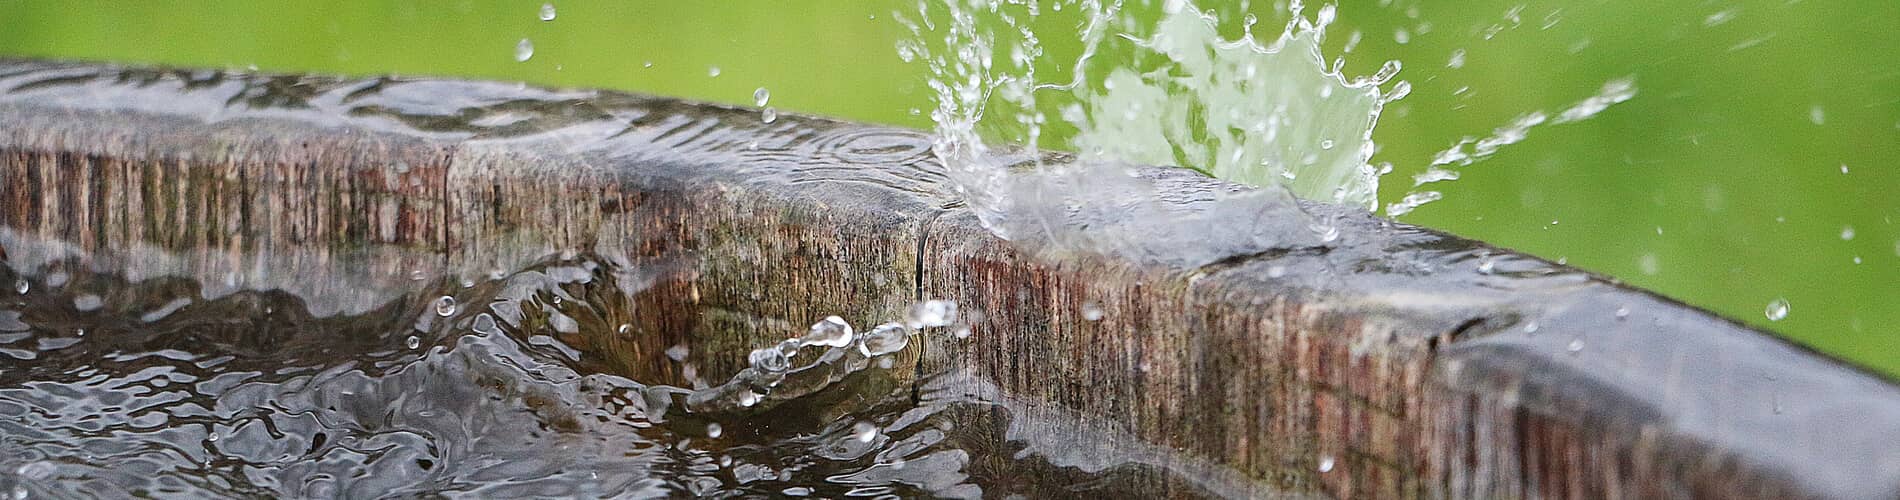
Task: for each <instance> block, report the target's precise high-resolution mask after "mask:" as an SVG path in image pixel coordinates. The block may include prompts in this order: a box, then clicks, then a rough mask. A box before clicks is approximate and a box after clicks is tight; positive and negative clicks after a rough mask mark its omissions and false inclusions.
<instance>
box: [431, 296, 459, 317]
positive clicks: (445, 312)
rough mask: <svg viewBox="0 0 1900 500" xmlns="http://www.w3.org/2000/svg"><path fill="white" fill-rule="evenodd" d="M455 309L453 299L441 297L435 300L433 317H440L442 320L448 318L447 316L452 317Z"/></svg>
mask: <svg viewBox="0 0 1900 500" xmlns="http://www.w3.org/2000/svg"><path fill="white" fill-rule="evenodd" d="M455 308H456V307H455V297H450V296H447V295H443V296H442V298H439V299H435V315H436V316H441V317H444V318H446V317H449V316H454V315H455Z"/></svg>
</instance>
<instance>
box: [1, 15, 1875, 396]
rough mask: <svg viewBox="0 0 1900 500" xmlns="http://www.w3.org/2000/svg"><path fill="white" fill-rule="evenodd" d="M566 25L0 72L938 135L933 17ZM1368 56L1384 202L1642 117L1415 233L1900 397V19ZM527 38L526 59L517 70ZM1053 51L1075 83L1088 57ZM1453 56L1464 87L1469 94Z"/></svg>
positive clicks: (160, 22)
mask: <svg viewBox="0 0 1900 500" xmlns="http://www.w3.org/2000/svg"><path fill="white" fill-rule="evenodd" d="M553 4H554V5H555V6H556V9H557V12H558V16H557V17H556V19H555V20H553V21H550V22H543V21H541V20H539V19H538V18H537V13H538V11H539V10H540V8H541V5H542V2H539V1H535V2H488V1H483V2H474V1H460V2H451V1H405V0H375V1H358V2H256V1H201V2H176V1H151V2H123V1H98V0H95V1H58V2H54V1H44V2H26V1H17V0H0V55H10V56H29V57H52V58H80V59H101V60H113V61H127V62H148V63H166V64H177V65H189V66H207V67H230V68H244V67H249V66H252V65H255V66H256V67H258V68H260V69H262V70H266V71H312V72H321V73H342V74H351V75H370V74H389V73H395V74H402V75H453V76H464V77H476V78H489V79H504V80H522V81H527V82H533V83H540V84H553V85H566V86H587V87H608V88H618V89H629V90H636V91H641V92H649V93H656V94H666V95H674V96H685V97H691V98H697V99H704V100H713V101H723V102H731V103H744V104H749V103H750V101H751V98H752V93H753V90H754V89H756V88H759V87H765V88H768V89H770V90H771V94H772V104H773V105H774V106H777V107H779V108H781V109H786V110H794V111H801V112H807V113H816V114H825V115H833V116H839V117H845V118H850V119H856V120H863V121H871V122H879V123H889V124H896V125H902V126H909V127H917V128H926V127H928V126H929V123H928V121H927V119H926V118H925V116H920V115H918V114H916V112H915V111H913V110H928V109H930V108H931V107H932V104H931V102H930V96H929V93H928V92H927V90H926V89H925V87H924V86H923V81H924V78H925V69H924V68H923V67H922V66H921V65H916V64H906V63H904V62H903V61H901V60H899V58H898V57H897V55H896V51H895V50H894V48H893V47H894V45H895V44H896V43H897V41H899V40H900V39H902V38H903V37H905V36H908V32H907V31H906V30H905V29H904V28H903V26H901V25H900V24H898V23H897V22H895V21H893V19H892V15H891V14H892V13H893V12H894V11H900V10H901V11H905V12H915V10H916V4H915V3H914V2H912V1H911V0H897V1H886V0H879V1H850V2H830V1H826V2H820V1H806V2H783V1H766V0H755V1H723V2H704V3H702V2H678V1H666V2H605V1H593V2H578V1H556V2H554V3H553ZM1203 6H1204V7H1218V10H1220V11H1221V12H1222V13H1223V15H1225V16H1229V18H1237V17H1238V11H1239V10H1240V9H1241V7H1238V6H1216V5H1203ZM1149 10H1153V9H1149ZM1251 10H1252V11H1254V12H1255V13H1257V14H1258V15H1259V16H1260V17H1261V19H1262V25H1263V26H1269V27H1270V28H1263V29H1261V30H1260V31H1262V32H1263V33H1266V34H1272V33H1274V32H1277V28H1271V27H1273V26H1277V24H1278V23H1280V22H1283V21H1284V20H1285V19H1286V15H1285V14H1284V13H1276V9H1275V6H1273V5H1270V4H1265V3H1263V4H1261V5H1256V6H1254V7H1253V8H1252V9H1251ZM1050 22H1051V23H1056V22H1059V21H1050ZM1045 24H1046V23H1045ZM1057 28H1060V26H1058V27H1057ZM1057 31H1060V30H1059V29H1058V30H1057ZM1234 31H1236V32H1237V31H1238V28H1237V26H1236V27H1234ZM1401 31H1402V32H1403V35H1401ZM1355 32H1357V33H1359V34H1360V37H1359V38H1360V39H1361V41H1360V42H1359V43H1357V44H1356V45H1355V47H1354V48H1353V51H1352V52H1351V53H1345V54H1343V55H1345V56H1346V57H1347V59H1348V63H1347V66H1346V67H1347V69H1348V71H1347V73H1348V74H1367V73H1370V72H1372V71H1373V70H1375V69H1376V68H1377V67H1378V65H1379V64H1380V63H1382V62H1384V61H1385V60H1389V59H1396V60H1399V61H1402V62H1403V63H1404V64H1405V69H1404V71H1402V72H1401V73H1400V75H1399V79H1402V80H1406V81H1409V82H1411V84H1412V88H1413V91H1412V93H1411V96H1410V97H1407V98H1406V99H1404V100H1402V101H1399V102H1397V103H1394V104H1393V105H1391V106H1389V107H1388V108H1387V109H1386V113H1385V116H1384V117H1383V119H1382V120H1380V123H1379V126H1378V129H1377V131H1376V132H1375V134H1374V138H1375V139H1376V140H1377V142H1378V143H1379V144H1380V146H1381V149H1380V151H1379V153H1378V154H1377V155H1376V156H1375V161H1386V162H1391V163H1393V164H1394V165H1396V166H1397V171H1396V172H1395V173H1393V174H1392V175H1390V176H1387V177H1386V178H1385V179H1384V184H1385V187H1384V189H1383V192H1382V196H1381V199H1382V200H1383V201H1385V202H1390V201H1393V200H1396V199H1398V198H1399V197H1401V196H1403V195H1404V194H1405V193H1407V192H1408V191H1410V190H1411V187H1412V182H1411V175H1412V174H1414V173H1417V172H1419V171H1421V170H1423V168H1424V166H1425V165H1426V164H1427V163H1428V162H1429V161H1430V160H1431V158H1432V155H1433V154H1434V153H1436V152H1437V151H1440V150H1443V149H1445V148H1446V147H1448V146H1450V145H1452V144H1453V143H1455V142H1457V141H1458V139H1459V138H1461V137H1465V136H1472V137H1483V136H1485V135H1488V134H1490V133H1491V131H1492V130H1493V129H1494V128H1496V127H1500V126H1503V125H1505V124H1507V123H1509V122H1510V121H1511V120H1512V119H1514V118H1516V117H1517V116H1519V115H1521V114H1523V113H1526V112H1530V111H1536V110H1543V111H1546V112H1550V113H1553V114H1554V113H1556V112H1559V111H1561V110H1563V109H1564V108H1566V107H1568V106H1569V105H1570V104H1572V103H1574V102H1576V101H1578V100H1580V99H1583V98H1585V97H1588V96H1590V95H1592V94H1594V93H1596V92H1597V91H1598V89H1599V88H1600V87H1601V86H1602V85H1603V84H1604V83H1605V82H1606V81H1609V80H1612V79H1617V78H1623V77H1632V78H1634V80H1635V82H1636V85H1637V88H1638V89H1639V91H1638V93H1637V95H1636V97H1635V98H1634V99H1633V100H1631V101H1629V102H1626V103H1622V104H1619V105H1616V106H1612V107H1610V108H1609V109H1608V110H1606V111H1604V112H1603V113H1601V114H1599V115H1597V116H1596V117H1595V118H1593V119H1590V120H1587V121H1583V122H1578V123H1570V124H1562V125H1546V126H1542V127H1538V128H1535V129H1532V130H1531V131H1530V134H1529V137H1528V138H1527V139H1525V140H1524V141H1523V142H1522V143H1519V144H1516V145H1513V146H1511V147H1507V148H1504V149H1503V150H1502V151H1501V152H1499V153H1498V154H1497V155H1496V156H1495V157H1492V158H1491V159H1489V160H1486V161H1483V162H1481V163H1478V164H1476V165H1472V166H1469V167H1465V168H1463V169H1462V172H1463V179H1461V180H1458V181H1455V182H1450V183H1441V184H1435V185H1431V186H1430V187H1431V188H1432V189H1437V190H1440V191H1443V192H1444V194H1445V199H1444V200H1443V201H1439V202H1437V203H1433V204H1430V205H1426V206H1425V207H1423V208H1421V209H1419V210H1418V211H1416V212H1413V213H1411V214H1408V215H1406V216H1404V217H1403V219H1404V220H1406V221H1409V222H1414V223H1418V224H1423V225H1427V226H1431V227H1436V228H1441V229H1445V230H1449V231H1451V232H1454V233H1458V234H1461V235H1465V236H1470V237H1474V238H1479V239H1484V240H1487V241H1491V242H1494V243H1496V244H1499V245H1503V246H1508V247H1513V248H1518V249H1521V250H1525V251H1529V252H1531V253H1535V254H1537V255H1541V256H1545V257H1548V258H1551V259H1559V258H1562V259H1565V260H1567V261H1568V262H1569V263H1570V264H1573V265H1577V266H1581V267H1583V268H1587V269H1591V270H1595V271H1598V272H1602V273H1606V274H1610V275H1613V276H1616V277H1619V278H1622V279H1623V280H1625V281H1627V282H1630V283H1633V284H1635V285H1638V286H1642V287H1646V288H1650V289H1653V290H1657V291H1660V292H1662V293H1664V294H1667V295H1670V296H1673V297H1676V298H1679V299H1682V300H1685V301H1687V302H1690V303H1693V304H1696V305H1700V306H1703V307H1707V308H1710V309H1713V310H1715V311H1718V312H1721V313H1723V314H1725V315H1728V316H1731V317H1734V318H1739V319H1741V320H1743V321H1746V322H1749V323H1752V324H1756V325H1759V326H1763V327H1766V328H1769V329H1772V330H1775V331H1778V332H1781V333H1783V334H1785V335H1787V336H1789V337H1791V338H1793V339H1796V340H1797V341H1799V342H1802V343H1804V344H1807V345H1811V346H1813V347H1816V348H1818V349H1821V350H1823V351H1827V352H1830V353H1833V354H1835V355H1838V356H1841V357H1843V358H1846V359H1849V360H1853V361H1855V362H1858V363H1860V364H1863V365H1866V366H1870V367H1873V368H1875V369H1877V370H1880V371H1884V372H1886V373H1888V374H1890V375H1893V374H1900V226H1897V225H1896V224H1895V222H1894V219H1895V218H1900V2H1895V1H1892V0H1851V1H1846V0H1844V1H1806V2H1803V1H1800V0H1793V1H1789V0H1772V1H1741V2H1719V1H1718V2H1699V1H1698V2H1688V1H1684V2H1655V1H1647V0H1607V1H1591V0H1585V1H1539V2H1515V1H1511V2H1500V1H1495V0H1476V1H1465V2H1454V3H1450V4H1449V5H1439V4H1433V5H1421V4H1419V3H1418V2H1414V1H1406V0H1397V1H1385V2H1376V1H1365V2H1360V1H1349V2H1346V3H1343V4H1341V5H1339V16H1338V22H1337V23H1335V24H1334V25H1333V27H1332V28H1331V29H1330V30H1329V33H1330V35H1329V37H1328V43H1327V45H1328V50H1327V56H1328V57H1329V58H1330V57H1335V56H1339V55H1342V53H1343V50H1344V46H1345V45H1346V43H1347V41H1348V40H1349V39H1351V38H1352V36H1351V35H1352V34H1353V33H1355ZM1045 33H1048V32H1047V31H1045ZM1045 37H1050V35H1047V34H1045ZM524 38H526V39H530V40H532V41H533V45H534V47H535V52H534V57H533V58H532V59H530V60H528V61H526V62H516V61H515V59H514V52H515V47H516V43H517V42H518V41H520V40H521V39H524ZM1401 40H1403V41H1401ZM1046 41H1048V42H1049V46H1050V52H1051V54H1052V56H1054V57H1056V58H1058V59H1059V58H1062V56H1063V54H1065V52H1064V51H1065V50H1067V51H1070V52H1068V53H1072V51H1073V48H1074V45H1075V44H1074V43H1072V42H1069V43H1065V42H1064V41H1063V40H1060V39H1047V40H1046ZM1458 50H1462V51H1464V54H1465V56H1464V60H1465V64H1463V65H1462V67H1458V68H1453V67H1449V65H1448V62H1449V61H1450V60H1451V58H1452V54H1453V53H1454V51H1458ZM1107 58H1109V59H1113V58H1114V56H1113V55H1109V56H1107ZM713 68H718V69H717V71H716V73H717V75H716V76H714V75H713V74H714V73H715V71H714V70H713ZM1843 167H1845V169H1846V170H1845V171H1843ZM1848 228H1852V229H1851V231H1852V237H1851V238H1849V237H1845V235H1844V234H1843V233H1844V232H1845V231H1847V229H1848ZM1784 297H1785V298H1786V299H1787V300H1788V301H1789V303H1790V304H1792V313H1791V314H1790V315H1789V316H1788V317H1787V318H1786V319H1785V320H1783V321H1779V322H1771V321H1769V320H1768V319H1767V318H1766V317H1765V316H1764V314H1763V310H1764V308H1765V307H1766V306H1767V305H1768V304H1769V302H1770V301H1772V300H1775V299H1776V298H1784Z"/></svg>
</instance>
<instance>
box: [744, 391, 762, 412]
mask: <svg viewBox="0 0 1900 500" xmlns="http://www.w3.org/2000/svg"><path fill="white" fill-rule="evenodd" d="M764 397H765V395H763V394H759V393H756V392H752V391H751V390H749V389H748V390H746V391H745V392H742V393H739V406H743V407H746V408H751V407H753V406H754V405H757V404H759V400H760V399H763V398H764Z"/></svg>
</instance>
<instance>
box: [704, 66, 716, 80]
mask: <svg viewBox="0 0 1900 500" xmlns="http://www.w3.org/2000/svg"><path fill="white" fill-rule="evenodd" d="M706 77H707V78H718V77H719V67H718V66H707V67H706Z"/></svg>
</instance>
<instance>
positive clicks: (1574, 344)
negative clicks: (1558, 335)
mask: <svg viewBox="0 0 1900 500" xmlns="http://www.w3.org/2000/svg"><path fill="white" fill-rule="evenodd" d="M1564 350H1566V351H1570V353H1571V354H1576V353H1579V352H1583V339H1571V340H1570V345H1567V346H1564Z"/></svg>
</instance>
